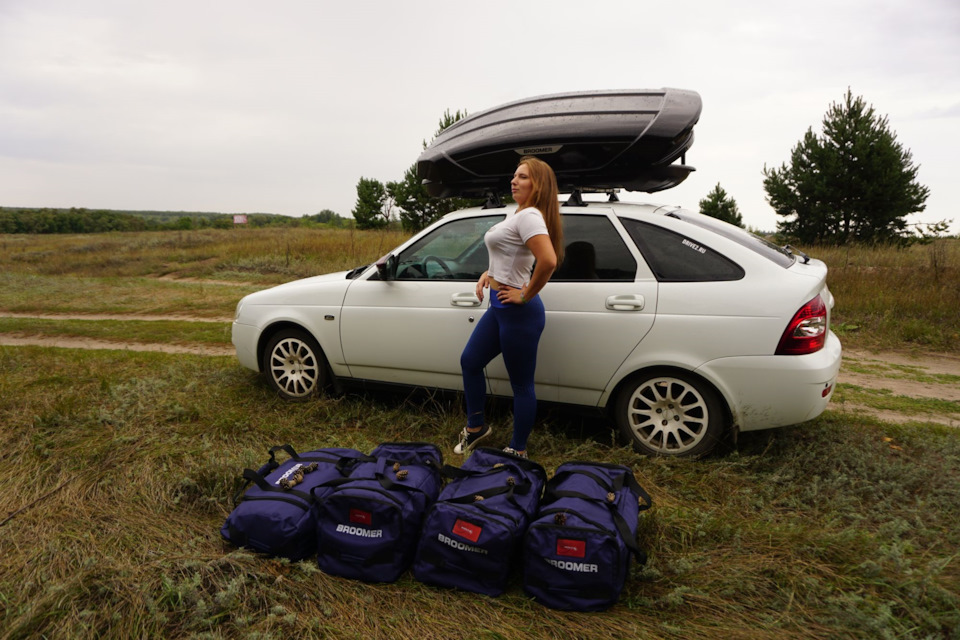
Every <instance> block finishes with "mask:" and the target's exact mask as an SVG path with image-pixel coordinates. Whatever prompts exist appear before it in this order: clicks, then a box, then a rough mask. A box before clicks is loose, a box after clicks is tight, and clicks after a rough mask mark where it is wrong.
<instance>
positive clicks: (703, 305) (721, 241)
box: [233, 203, 841, 431]
mask: <svg viewBox="0 0 960 640" xmlns="http://www.w3.org/2000/svg"><path fill="white" fill-rule="evenodd" d="M563 212H564V214H565V215H567V216H568V220H569V219H572V218H571V217H573V216H580V217H581V218H580V220H581V221H583V220H586V219H587V218H590V219H591V220H592V219H606V220H608V221H609V222H610V224H611V225H612V228H614V229H615V230H616V233H617V234H618V235H619V236H620V238H619V239H620V240H622V242H623V243H624V244H625V245H626V248H627V249H628V250H629V253H630V255H631V256H633V258H634V259H635V260H636V263H637V267H636V275H635V278H634V280H633V281H625V280H623V279H621V280H620V281H616V280H610V279H608V280H605V279H597V280H589V281H585V280H576V281H573V280H569V281H551V282H550V283H549V284H548V285H547V286H546V287H545V288H544V289H543V291H542V292H541V294H540V295H541V298H542V299H543V302H544V306H545V307H546V309H547V321H546V328H545V330H544V333H543V336H542V339H541V342H540V345H539V351H538V358H537V370H536V389H537V395H538V398H540V399H542V400H548V401H557V402H562V403H570V404H576V405H586V406H594V407H607V406H610V403H611V402H612V401H613V400H614V398H615V393H616V391H617V390H618V385H621V384H622V383H623V382H624V381H626V380H628V379H631V378H632V377H633V376H635V375H637V374H638V372H641V371H645V370H650V369H651V368H657V369H662V370H676V371H681V372H688V373H693V374H695V375H697V376H700V377H701V378H703V379H704V380H706V381H708V382H709V383H710V384H711V385H712V386H713V387H714V388H715V389H716V390H717V392H718V393H719V394H720V396H721V397H722V399H723V401H724V403H725V404H726V407H727V409H728V410H729V413H730V416H731V418H732V425H733V426H735V427H736V428H737V429H739V430H742V431H749V430H755V429H762V428H769V427H777V426H784V425H788V424H796V423H798V422H803V421H805V420H808V419H810V418H812V417H815V416H816V415H819V413H820V412H822V411H823V409H824V408H825V407H826V405H827V403H828V402H829V400H830V397H831V395H832V391H833V387H834V386H835V383H836V376H837V373H838V371H839V366H840V354H841V347H840V342H839V340H838V339H837V337H836V336H835V335H834V334H833V333H832V332H829V331H828V333H827V339H826V343H825V346H824V347H823V348H822V349H820V350H819V351H817V352H815V353H811V354H807V355H800V356H796V355H791V356H777V355H773V354H774V351H775V350H776V348H777V345H778V342H779V341H780V338H781V336H782V335H783V332H784V330H785V328H786V327H787V325H788V323H789V322H790V321H791V319H792V317H793V316H794V314H795V313H796V312H797V310H798V309H799V308H800V307H801V306H802V305H804V304H805V303H807V302H809V301H810V300H812V299H813V298H815V297H816V296H817V295H818V294H819V295H820V296H821V297H822V298H823V300H824V302H825V304H826V306H827V308H828V316H827V317H828V326H829V319H830V315H829V314H830V311H829V309H831V308H832V306H833V303H834V301H833V296H832V295H831V294H830V291H829V289H828V288H827V287H826V284H825V279H826V271H827V269H826V265H824V264H823V263H822V262H820V261H818V260H809V261H808V262H807V263H804V262H803V261H801V260H796V261H795V263H793V264H791V265H789V266H788V267H784V266H781V265H777V264H775V263H774V262H773V261H772V260H770V259H769V258H767V257H765V256H763V255H761V254H760V253H758V252H756V251H754V250H753V249H750V248H747V247H745V246H743V245H741V244H739V243H738V242H736V241H735V240H733V239H730V238H728V237H725V236H723V235H720V234H717V233H714V232H713V231H711V230H710V229H707V228H704V227H702V226H699V225H698V224H693V222H695V220H693V222H687V221H685V220H681V219H675V218H671V217H670V213H669V212H670V209H667V208H658V207H655V206H651V205H636V204H607V203H603V204H598V203H593V204H591V205H590V206H589V207H587V208H579V207H564V208H563ZM683 213H684V215H685V216H687V217H688V218H689V217H690V216H696V215H697V214H690V213H689V212H683ZM497 215H500V216H502V215H504V214H503V213H502V212H498V211H483V210H479V209H472V210H466V211H463V212H457V213H454V214H450V215H448V216H446V217H445V218H444V219H442V220H440V221H438V222H437V223H434V224H433V225H431V226H430V227H428V228H427V229H426V230H424V231H423V232H421V233H420V234H417V235H416V236H415V237H413V238H411V239H410V240H409V241H407V242H406V243H404V244H403V245H401V246H400V247H398V248H397V249H396V250H394V251H393V252H392V255H395V256H400V255H401V254H403V252H404V251H405V250H406V249H408V248H409V249H410V251H409V253H412V254H414V255H415V253H416V250H417V247H419V246H421V245H418V244H417V243H424V242H427V241H428V240H429V238H431V237H435V236H431V234H433V233H438V234H442V233H444V229H443V227H444V226H445V225H448V224H450V223H452V222H456V221H461V223H462V224H463V225H471V224H473V222H472V219H474V218H477V219H479V218H484V219H486V218H489V217H491V216H497ZM618 216H623V217H624V218H625V219H626V218H631V219H635V220H640V221H642V222H643V223H645V224H647V225H654V226H657V227H662V228H663V229H668V230H670V231H671V232H673V233H676V234H680V235H682V236H683V237H685V238H689V239H690V241H691V243H692V244H691V247H692V249H691V250H694V251H695V250H697V249H696V248H697V247H699V246H703V247H706V248H708V249H710V250H712V251H713V252H716V253H718V254H720V255H722V256H725V257H726V258H728V259H729V260H731V261H732V262H734V263H736V264H737V265H739V266H740V267H741V268H742V270H743V272H744V273H745V276H744V277H743V278H741V279H734V280H726V281H692V282H671V281H658V279H657V277H655V275H654V273H653V271H652V270H651V268H650V267H649V266H648V264H647V261H646V260H645V258H644V256H643V254H642V253H641V251H640V249H639V248H638V247H637V245H636V244H635V243H634V241H633V240H631V237H630V235H629V233H628V231H627V229H626V227H625V226H624V223H621V222H620V218H619V217H618ZM451 228H452V227H451ZM448 229H450V228H448ZM681 250H682V251H685V250H686V247H681ZM683 255H686V254H685V253H684V254H683ZM448 257H449V256H448ZM424 264H426V262H424ZM347 273H348V272H341V273H337V274H329V275H325V276H317V277H314V278H307V279H305V280H300V281H297V282H292V283H288V284H285V285H281V286H279V287H274V288H272V289H268V290H265V291H261V292H257V293H254V294H251V295H250V296H247V297H246V298H244V300H242V301H241V303H240V304H239V305H238V313H237V319H236V321H235V323H234V326H233V343H234V345H235V346H236V349H237V357H238V359H239V360H240V362H241V364H242V365H243V366H245V367H248V368H250V369H255V370H256V369H259V368H260V362H259V358H258V350H260V349H262V348H263V346H264V344H265V336H266V335H268V334H269V332H270V331H271V330H272V329H271V328H272V327H276V326H277V325H278V324H281V323H285V324H288V325H296V326H299V327H302V328H303V329H305V330H306V331H308V332H309V333H310V334H312V335H313V336H314V337H315V338H316V341H317V342H318V343H319V345H320V347H321V349H322V351H323V354H324V356H325V357H326V359H327V361H328V363H329V365H330V369H331V370H332V372H333V374H334V375H335V376H336V377H337V378H340V379H342V380H345V381H350V380H356V381H377V382H387V383H399V384H404V385H413V386H422V387H435V388H441V389H451V390H462V388H463V381H462V377H461V372H460V354H461V352H462V350H463V347H464V346H465V345H466V342H467V340H468V338H469V336H470V334H471V332H472V331H473V328H474V327H475V326H476V322H477V321H478V320H479V319H480V317H482V315H483V313H485V312H486V309H487V306H488V300H487V299H485V300H484V301H483V302H482V303H481V302H480V301H479V300H478V299H477V298H476V296H475V293H474V289H475V280H466V279H441V278H434V277H431V276H430V275H429V274H424V276H423V279H395V280H381V279H380V278H379V276H378V272H377V269H376V268H374V267H373V266H370V267H369V268H367V269H366V270H365V271H364V272H363V273H361V274H360V275H356V274H353V275H356V277H355V278H353V279H350V280H348V279H347V277H346V276H347ZM489 293H490V292H489V291H487V292H485V296H486V297H488V296H489ZM486 373H487V382H488V389H489V391H490V392H491V393H493V394H496V395H502V396H510V395H512V391H511V387H510V383H509V379H508V376H507V374H506V370H505V368H504V366H503V360H502V357H497V358H496V359H494V361H493V362H491V363H490V364H489V365H488V367H487V371H486Z"/></svg>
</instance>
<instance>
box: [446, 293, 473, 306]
mask: <svg viewBox="0 0 960 640" xmlns="http://www.w3.org/2000/svg"><path fill="white" fill-rule="evenodd" d="M450 304H451V305H452V306H454V307H479V306H480V298H478V297H477V294H475V293H455V294H453V295H452V296H450Z"/></svg>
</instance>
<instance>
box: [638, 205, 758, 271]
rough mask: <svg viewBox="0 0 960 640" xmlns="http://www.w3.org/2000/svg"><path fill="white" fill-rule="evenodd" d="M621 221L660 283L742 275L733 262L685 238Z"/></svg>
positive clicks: (665, 231)
mask: <svg viewBox="0 0 960 640" xmlns="http://www.w3.org/2000/svg"><path fill="white" fill-rule="evenodd" d="M620 221H621V222H622V223H623V226H624V227H625V228H626V230H627V231H628V232H629V233H630V237H631V238H633V241H634V242H635V243H636V244H637V248H638V249H640V253H642V254H643V257H644V259H645V260H646V261H647V264H648V265H649V267H650V270H651V271H653V274H654V275H655V276H656V277H657V280H659V281H660V282H715V281H722V280H739V279H740V278H742V277H743V276H744V271H743V268H742V267H741V266H740V265H738V264H737V263H736V262H734V261H733V260H730V259H729V258H727V257H726V256H724V255H722V254H720V253H718V252H716V251H714V250H713V249H711V248H710V247H706V246H703V245H702V244H701V243H699V242H696V241H694V240H691V239H690V238H688V237H686V236H683V235H681V234H679V233H675V232H673V231H670V230H669V229H664V228H663V227H658V226H657V225H654V224H647V223H645V222H640V221H639V220H631V219H629V218H621V219H620Z"/></svg>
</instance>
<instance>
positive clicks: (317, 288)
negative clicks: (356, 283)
mask: <svg viewBox="0 0 960 640" xmlns="http://www.w3.org/2000/svg"><path fill="white" fill-rule="evenodd" d="M348 273H350V272H349V271H338V272H336V273H326V274H323V275H321V276H313V277H310V278H303V279H302V280H294V281H292V282H286V283H284V284H280V285H277V286H275V287H271V288H269V289H264V290H263V291H257V292H255V293H251V294H250V295H248V296H247V297H245V298H244V299H243V303H244V304H254V305H261V304H265V305H273V304H282V305H288V304H297V305H303V304H311V303H313V304H323V305H326V304H337V303H338V302H342V301H343V296H344V294H345V293H346V291H347V287H349V286H350V283H351V282H353V280H348V279H347V274H348ZM305 296H308V297H305Z"/></svg>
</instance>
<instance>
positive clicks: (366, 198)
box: [353, 178, 390, 229]
mask: <svg viewBox="0 0 960 640" xmlns="http://www.w3.org/2000/svg"><path fill="white" fill-rule="evenodd" d="M353 219H354V220H356V221H357V229H381V228H383V227H385V226H387V222H389V220H390V202H389V199H388V196H387V190H386V188H385V187H384V186H383V183H382V182H380V181H379V180H375V179H373V178H360V181H359V182H357V204H356V206H355V207H354V208H353Z"/></svg>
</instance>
